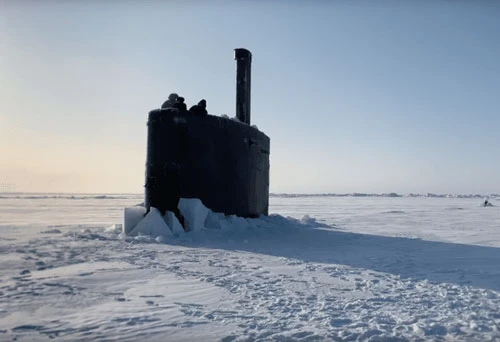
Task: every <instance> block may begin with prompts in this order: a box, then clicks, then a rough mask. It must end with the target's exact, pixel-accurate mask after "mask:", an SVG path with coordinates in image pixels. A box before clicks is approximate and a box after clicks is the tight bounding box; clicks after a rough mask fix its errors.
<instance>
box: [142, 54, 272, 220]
mask: <svg viewBox="0 0 500 342" xmlns="http://www.w3.org/2000/svg"><path fill="white" fill-rule="evenodd" d="M234 59H235V60H236V117H235V118H228V117H221V116H216V115H212V114H207V115H204V116H199V115H195V113H192V112H190V111H179V110H178V109H175V108H160V109H154V110H151V111H150V112H149V115H148V121H147V127H148V128H147V131H148V133H147V156H146V172H145V173H146V177H145V178H146V180H145V200H144V206H145V207H146V210H147V211H148V212H149V210H150V209H151V208H152V207H153V208H156V209H158V210H160V212H162V213H163V214H164V213H165V212H166V211H173V212H174V213H175V212H176V211H177V212H178V209H177V206H178V202H179V199H180V198H198V199H200V200H201V201H202V203H203V204H204V205H205V206H206V207H207V208H209V209H210V210H212V211H214V212H220V213H224V214H226V215H237V216H241V217H246V218H253V217H258V216H260V215H268V209H269V156H270V138H269V137H268V136H267V135H266V134H264V133H263V132H261V131H260V130H258V129H257V128H256V127H255V126H251V121H250V104H251V102H250V100H251V64H252V53H251V52H250V51H248V50H247V49H243V48H238V49H234Z"/></svg>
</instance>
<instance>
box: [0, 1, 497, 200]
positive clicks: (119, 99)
mask: <svg viewBox="0 0 500 342" xmlns="http://www.w3.org/2000/svg"><path fill="white" fill-rule="evenodd" d="M237 47H244V48H247V49H249V50H250V51H251V52H252V53H253V64H252V124H255V125H257V126H258V127H259V129H261V130H262V131H264V132H265V133H266V134H267V135H268V136H270V137H271V184H270V190H271V192H302V193H325V192H336V193H343V192H399V193H407V192H418V193H423V192H436V193H483V194H484V193H500V159H499V156H500V113H499V105H500V2H496V1H468V2H465V1H438V0H436V1H430V0H429V1H389V0H388V1H341V0H339V1H319V0H318V1H314V0H313V1H305V0H304V1H206V2H204V1H168V2H167V1H102V2H101V1H62V0H61V1H39V2H38V1H0V186H3V188H4V189H5V188H6V187H10V188H13V189H15V190H16V191H25V192H32V191H36V192H92V193H105V192H142V191H143V184H144V171H145V158H146V134H147V131H146V129H147V127H146V120H147V113H148V112H149V110H151V109H154V108H158V107H159V106H160V105H161V103H162V102H163V101H164V100H165V99H166V97H167V96H168V94H169V93H170V92H174V91H175V92H177V93H179V94H181V95H182V96H184V97H185V98H186V102H187V104H188V106H190V105H192V104H194V103H195V102H197V101H198V100H199V99H201V98H206V99H207V103H208V106H207V107H208V110H209V113H212V114H217V115H220V114H228V115H229V116H234V113H235V109H234V107H235V65H236V64H235V61H234V60H233V49H234V48H237Z"/></svg>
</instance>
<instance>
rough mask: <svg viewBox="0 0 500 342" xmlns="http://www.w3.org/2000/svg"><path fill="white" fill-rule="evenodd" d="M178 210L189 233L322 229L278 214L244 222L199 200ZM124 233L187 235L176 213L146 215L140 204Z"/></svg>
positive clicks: (127, 219)
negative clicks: (276, 228) (279, 227)
mask: <svg viewBox="0 0 500 342" xmlns="http://www.w3.org/2000/svg"><path fill="white" fill-rule="evenodd" d="M179 211H180V212H181V214H182V216H183V217H184V224H185V226H186V231H187V232H193V231H200V230H203V229H216V230H234V229H245V228H247V227H250V226H251V227H269V228H270V227H277V226H287V227H291V226H295V225H299V226H316V227H318V226H322V224H320V223H318V222H316V220H315V219H314V218H311V217H309V216H308V215H306V216H304V217H303V218H302V219H301V220H296V219H293V218H291V217H287V218H285V217H282V216H279V215H271V216H261V217H260V218H257V219H245V218H242V217H238V216H235V215H229V216H226V215H224V214H223V213H215V212H213V211H211V210H210V209H208V208H207V207H205V205H204V204H203V203H202V202H201V200H199V199H197V198H189V199H187V198H181V200H180V201H179ZM122 233H123V234H124V235H126V236H135V237H141V236H150V237H154V238H157V240H158V239H159V240H164V239H166V238H168V237H169V236H178V235H180V234H184V233H185V231H184V229H183V228H182V226H181V224H180V223H179V220H178V219H177V217H176V216H175V215H174V213H172V212H169V211H167V213H166V214H165V215H164V216H162V215H161V213H160V211H159V210H158V209H156V208H153V207H152V208H151V210H150V211H149V213H147V214H146V208H145V207H144V206H141V205H138V206H134V207H129V208H125V212H124V224H123V226H122Z"/></svg>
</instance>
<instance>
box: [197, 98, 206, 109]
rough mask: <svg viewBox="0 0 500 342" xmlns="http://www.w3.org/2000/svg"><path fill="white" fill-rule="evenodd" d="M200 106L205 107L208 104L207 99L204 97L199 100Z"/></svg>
mask: <svg viewBox="0 0 500 342" xmlns="http://www.w3.org/2000/svg"><path fill="white" fill-rule="evenodd" d="M198 106H200V107H203V108H205V107H206V106H207V101H205V99H202V100H201V101H200V102H198Z"/></svg>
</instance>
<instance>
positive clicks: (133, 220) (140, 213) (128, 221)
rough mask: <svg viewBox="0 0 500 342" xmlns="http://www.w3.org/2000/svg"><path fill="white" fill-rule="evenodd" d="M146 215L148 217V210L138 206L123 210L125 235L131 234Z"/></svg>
mask: <svg viewBox="0 0 500 342" xmlns="http://www.w3.org/2000/svg"><path fill="white" fill-rule="evenodd" d="M144 215H146V208H145V207H143V206H138V205H136V206H134V207H129V208H125V209H124V210H123V233H124V234H128V233H130V232H131V231H132V229H134V227H135V226H137V224H138V223H139V222H141V220H142V219H143V218H144Z"/></svg>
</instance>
